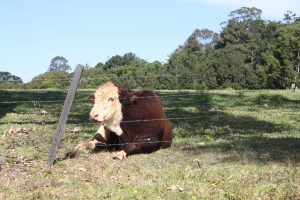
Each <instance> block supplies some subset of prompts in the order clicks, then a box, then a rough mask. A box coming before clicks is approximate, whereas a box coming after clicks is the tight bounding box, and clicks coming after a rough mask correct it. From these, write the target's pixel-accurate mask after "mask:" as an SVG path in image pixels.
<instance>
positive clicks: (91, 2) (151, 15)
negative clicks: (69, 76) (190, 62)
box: [0, 0, 300, 82]
mask: <svg viewBox="0 0 300 200" xmlns="http://www.w3.org/2000/svg"><path fill="white" fill-rule="evenodd" d="M299 2H300V1H299V0H285V1H274V0H126V1H125V0H105V1H104V0H103V1H101V0H84V1H83V0H51V1H50V0H26V1H25V0H24V1H23V0H0V25H1V29H0V30H1V31H0V48H1V53H0V71H9V72H11V73H13V74H15V75H17V76H20V77H21V78H22V79H23V80H24V81H25V82H28V81H30V80H31V79H32V78H33V77H34V76H36V75H38V74H41V73H44V72H46V71H47V69H48V67H49V64H50V61H51V59H52V58H53V57H55V56H64V57H65V58H67V59H68V61H69V64H70V65H71V67H72V68H74V67H75V66H76V65H77V64H86V63H88V64H89V65H90V66H95V65H96V64H97V63H98V62H105V61H106V60H107V59H108V58H109V57H111V56H114V55H117V54H119V55H123V54H125V53H127V52H133V53H135V54H137V55H138V56H139V57H141V58H143V59H146V60H148V61H150V62H152V61H154V60H159V61H162V62H165V61H166V60H167V59H168V55H170V54H171V53H172V52H173V51H174V50H175V49H176V48H177V47H178V45H180V44H182V43H183V42H184V41H185V40H186V39H187V37H188V36H189V35H190V34H191V33H192V32H193V31H194V30H195V29H196V28H209V29H211V30H213V31H215V32H219V31H220V30H221V27H220V23H221V22H223V21H226V20H227V19H228V17H227V16H228V14H229V13H230V12H231V11H232V10H235V9H238V8H240V7H241V6H248V7H252V6H255V7H257V8H260V9H262V10H263V18H264V19H270V20H281V19H282V18H283V14H284V13H285V12H286V11H287V10H291V11H293V12H295V13H297V14H298V15H299V14H300V3H299Z"/></svg>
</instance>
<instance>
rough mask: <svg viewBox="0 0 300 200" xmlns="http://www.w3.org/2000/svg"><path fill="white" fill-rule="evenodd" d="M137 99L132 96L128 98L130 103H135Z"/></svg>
mask: <svg viewBox="0 0 300 200" xmlns="http://www.w3.org/2000/svg"><path fill="white" fill-rule="evenodd" d="M137 98H138V97H137V96H136V95H132V96H131V97H130V98H129V101H130V103H136V101H137Z"/></svg>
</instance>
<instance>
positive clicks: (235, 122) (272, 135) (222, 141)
mask: <svg viewBox="0 0 300 200" xmlns="http://www.w3.org/2000/svg"><path fill="white" fill-rule="evenodd" d="M92 92H93V91H92V90H79V91H78V92H77V94H76V97H75V101H74V103H73V106H72V109H71V112H70V115H69V119H68V123H67V125H66V129H65V132H64V136H63V139H62V141H61V145H60V148H59V151H58V155H57V157H58V160H57V161H56V163H55V164H54V165H53V166H52V167H47V165H46V161H47V157H48V152H49V148H50V145H51V142H52V138H53V135H54V132H55V129H56V124H57V122H58V119H59V116H60V112H61V110H62V108H63V101H64V99H65V96H66V91H62V90H26V91H17V90H5V91H4V90H3V91H0V101H1V102H2V103H1V104H0V199H172V200H173V199H300V117H299V116H300V93H297V92H296V93H293V92H291V91H289V90H285V91H284V90H258V91H246V90H241V91H235V90H212V91H156V93H157V94H158V95H160V96H161V98H162V101H163V103H164V106H165V111H166V113H167V115H168V117H169V118H170V119H171V121H172V123H173V126H174V127H173V131H174V139H173V143H172V147H171V148H169V149H164V150H160V151H157V152H155V153H152V154H140V155H133V156H130V157H128V159H127V160H125V161H119V160H114V159H112V158H111V153H109V152H96V151H87V152H83V153H80V154H79V155H77V156H76V157H75V158H72V159H70V158H68V159H64V155H65V153H66V152H68V150H70V149H72V148H73V147H74V146H76V145H77V144H78V143H79V142H80V141H85V140H89V139H91V138H92V137H93V135H94V132H95V131H96V130H97V128H98V126H97V125H94V124H91V123H90V122H89V120H88V114H89V111H90V109H91V105H90V104H88V103H87V102H86V101H85V99H86V98H87V97H88V96H89V95H90V94H91V93H92ZM60 100H62V101H60ZM3 102H7V103H3ZM75 127H78V128H79V129H80V130H79V131H78V132H74V131H72V130H74V128H75Z"/></svg>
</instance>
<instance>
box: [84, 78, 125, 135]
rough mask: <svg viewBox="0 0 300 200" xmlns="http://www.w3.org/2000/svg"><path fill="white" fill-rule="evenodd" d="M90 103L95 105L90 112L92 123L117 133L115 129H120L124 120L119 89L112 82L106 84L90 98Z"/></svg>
mask: <svg viewBox="0 0 300 200" xmlns="http://www.w3.org/2000/svg"><path fill="white" fill-rule="evenodd" d="M89 101H90V102H91V103H93V104H94V106H93V108H92V110H91V112H90V119H91V121H93V122H97V123H101V124H103V125H104V126H106V127H107V128H109V129H110V130H112V131H114V132H115V131H116V130H114V127H117V128H119V125H120V122H121V120H122V110H121V109H122V106H121V103H120V101H119V88H118V87H117V86H116V85H115V84H113V83H111V82H109V83H106V84H104V85H102V86H100V87H99V88H98V89H97V90H96V92H95V93H94V95H92V96H90V97H89ZM118 131H119V132H120V130H118ZM120 134H122V133H120Z"/></svg>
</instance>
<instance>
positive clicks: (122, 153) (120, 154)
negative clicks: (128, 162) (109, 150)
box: [112, 150, 127, 160]
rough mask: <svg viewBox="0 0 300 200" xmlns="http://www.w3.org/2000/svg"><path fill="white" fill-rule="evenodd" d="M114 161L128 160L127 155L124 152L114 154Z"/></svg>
mask: <svg viewBox="0 0 300 200" xmlns="http://www.w3.org/2000/svg"><path fill="white" fill-rule="evenodd" d="M112 157H113V158H114V159H119V160H125V159H126V158H127V153H126V152H125V151H124V150H121V151H118V152H116V153H113V156H112Z"/></svg>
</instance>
